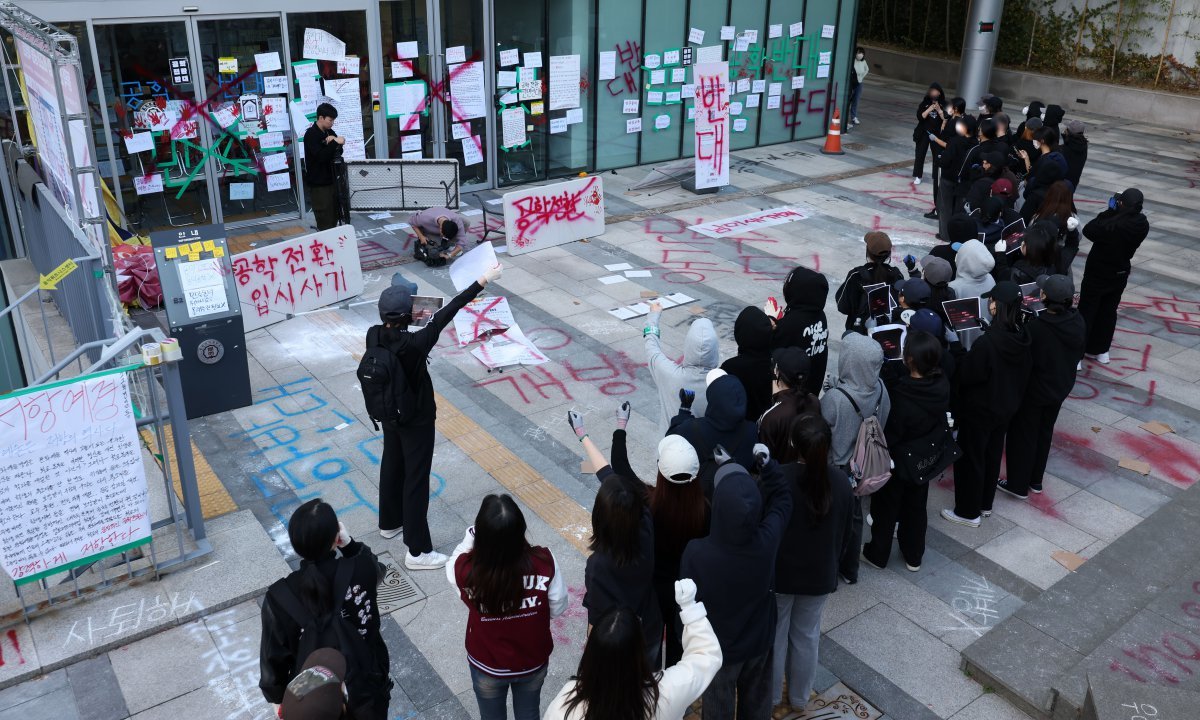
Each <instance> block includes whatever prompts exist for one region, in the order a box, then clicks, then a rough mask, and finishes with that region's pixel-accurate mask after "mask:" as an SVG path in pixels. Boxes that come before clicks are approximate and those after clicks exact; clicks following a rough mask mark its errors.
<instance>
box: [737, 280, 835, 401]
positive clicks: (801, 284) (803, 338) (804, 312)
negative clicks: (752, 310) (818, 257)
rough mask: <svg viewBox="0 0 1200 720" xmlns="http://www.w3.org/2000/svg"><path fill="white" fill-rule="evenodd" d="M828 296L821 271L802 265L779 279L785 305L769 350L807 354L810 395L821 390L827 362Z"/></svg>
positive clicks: (825, 281) (807, 386)
mask: <svg viewBox="0 0 1200 720" xmlns="http://www.w3.org/2000/svg"><path fill="white" fill-rule="evenodd" d="M828 297H829V281H828V280H826V279H825V276H824V275H823V274H821V273H819V272H817V271H816V270H810V269H808V268H806V267H796V268H795V269H793V270H792V271H791V272H790V273H788V276H787V279H786V280H784V281H783V301H784V302H785V303H786V304H787V305H786V307H785V308H784V311H783V317H782V318H780V319H779V320H778V321H777V322H776V323H775V335H774V337H772V338H771V349H772V350H776V349H778V348H785V347H796V348H800V349H801V350H803V351H804V354H805V355H807V356H808V359H809V362H810V363H811V365H810V367H809V370H808V382H807V384H806V385H805V389H807V390H808V391H809V392H810V393H812V394H814V395H817V394H819V393H820V392H821V384H822V383H823V382H824V381H825V369H826V368H827V367H828V364H829V321H828V320H827V319H826V317H825V300H826V299H827V298H828ZM735 336H736V329H735ZM753 419H754V420H757V419H758V416H755V417H754V418H753Z"/></svg>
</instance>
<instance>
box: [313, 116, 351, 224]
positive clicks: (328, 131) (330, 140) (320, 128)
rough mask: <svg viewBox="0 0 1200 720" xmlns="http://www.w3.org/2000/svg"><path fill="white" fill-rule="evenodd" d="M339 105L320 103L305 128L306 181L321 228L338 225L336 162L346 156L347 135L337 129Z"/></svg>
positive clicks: (314, 213)
mask: <svg viewBox="0 0 1200 720" xmlns="http://www.w3.org/2000/svg"><path fill="white" fill-rule="evenodd" d="M337 116H338V111H337V108H335V107H334V106H332V105H330V104H329V103H321V104H320V105H318V106H317V119H316V121H315V122H314V123H313V124H312V125H310V126H309V128H308V130H306V131H304V185H305V187H306V188H307V189H308V204H309V205H311V206H312V211H313V216H314V217H315V218H316V220H317V229H318V230H328V229H329V228H331V227H334V226H335V225H337V219H338V199H337V188H336V187H335V186H334V183H333V162H334V160H337V159H338V158H340V157H341V156H342V146H343V145H345V144H346V138H344V137H342V136H341V135H338V134H337V133H335V132H334V131H333V121H334V120H337Z"/></svg>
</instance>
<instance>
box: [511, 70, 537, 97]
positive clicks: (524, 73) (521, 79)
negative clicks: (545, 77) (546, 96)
mask: <svg viewBox="0 0 1200 720" xmlns="http://www.w3.org/2000/svg"><path fill="white" fill-rule="evenodd" d="M517 78H518V82H517V94H518V97H520V99H521V100H541V99H542V80H541V78H539V77H538V76H537V71H536V70H532V69H522V70H521V71H520V72H518V73H517Z"/></svg>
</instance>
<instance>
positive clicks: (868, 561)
mask: <svg viewBox="0 0 1200 720" xmlns="http://www.w3.org/2000/svg"><path fill="white" fill-rule="evenodd" d="M861 557H862V561H863V562H865V563H866V564H868V565H870V566H871V567H873V568H875V569H876V570H883V569H884V568H883V566H882V565H879V564H877V563H876V562H875V561H874V560H872V559H871V558H869V557H867V551H866V549H865V548H864V549H863V551H862V555H861Z"/></svg>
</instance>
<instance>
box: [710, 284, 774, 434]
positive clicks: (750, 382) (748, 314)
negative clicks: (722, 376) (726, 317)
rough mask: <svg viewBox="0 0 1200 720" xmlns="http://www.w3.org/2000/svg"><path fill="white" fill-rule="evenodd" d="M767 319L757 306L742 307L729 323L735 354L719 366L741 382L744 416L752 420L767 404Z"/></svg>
mask: <svg viewBox="0 0 1200 720" xmlns="http://www.w3.org/2000/svg"><path fill="white" fill-rule="evenodd" d="M773 331H774V327H773V326H772V324H771V318H769V317H767V314H766V313H765V312H763V311H762V309H761V308H757V307H747V308H743V309H742V312H741V313H739V314H738V316H737V320H736V321H734V323H733V339H734V340H735V341H736V342H737V346H738V354H737V355H735V356H733V357H731V358H729V359H728V360H726V361H725V362H723V363H721V369H722V370H724V371H725V372H727V373H729V374H730V375H732V376H733V377H735V378H737V379H738V380H741V381H742V387H743V388H744V389H745V390H746V419H747V420H749V421H750V422H756V421H757V420H758V418H759V416H760V415H762V414H763V413H764V412H765V411H766V409H767V408H768V407H770V406H771V333H772V332H773Z"/></svg>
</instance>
